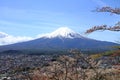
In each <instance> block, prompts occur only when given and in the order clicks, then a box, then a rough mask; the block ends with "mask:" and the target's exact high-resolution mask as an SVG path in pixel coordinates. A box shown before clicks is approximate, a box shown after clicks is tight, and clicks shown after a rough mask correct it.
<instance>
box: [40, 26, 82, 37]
mask: <svg viewBox="0 0 120 80" xmlns="http://www.w3.org/2000/svg"><path fill="white" fill-rule="evenodd" d="M41 37H45V38H55V37H59V38H81V37H82V36H81V35H80V34H78V33H76V32H74V31H73V30H71V29H69V28H68V27H61V28H58V29H57V30H55V31H53V32H52V33H49V34H45V35H42V36H41Z"/></svg>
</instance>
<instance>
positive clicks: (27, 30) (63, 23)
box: [0, 0, 120, 45]
mask: <svg viewBox="0 0 120 80" xmlns="http://www.w3.org/2000/svg"><path fill="white" fill-rule="evenodd" d="M119 4H120V0H0V34H7V35H9V38H4V39H3V37H2V38H1V36H0V44H1V45H2V44H5V43H7V42H8V43H12V42H15V41H22V40H30V39H34V38H36V37H37V35H40V34H44V33H49V32H52V31H54V30H56V29H58V28H60V27H68V28H70V29H72V30H74V31H76V32H78V33H80V34H81V35H83V36H85V37H89V38H93V39H97V40H102V41H111V42H116V41H117V40H120V36H119V35H120V32H111V31H97V32H94V33H91V34H89V35H85V34H84V32H85V31H86V30H87V29H89V28H91V27H93V26H95V25H103V24H107V25H109V26H113V25H114V24H115V23H117V22H118V21H120V15H116V14H111V13H98V12H93V10H95V9H96V8H97V7H103V6H110V7H113V8H115V7H120V5H119ZM6 40H7V41H6Z"/></svg>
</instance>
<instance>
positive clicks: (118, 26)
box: [85, 7, 120, 34]
mask: <svg viewBox="0 0 120 80" xmlns="http://www.w3.org/2000/svg"><path fill="white" fill-rule="evenodd" d="M94 11H96V12H109V13H113V14H117V15H120V8H111V7H102V8H97V9H96V10H94ZM98 30H109V31H120V21H118V22H117V23H116V24H115V25H114V26H107V25H99V26H93V27H92V28H90V29H88V30H86V32H85V34H89V33H92V32H94V31H98Z"/></svg>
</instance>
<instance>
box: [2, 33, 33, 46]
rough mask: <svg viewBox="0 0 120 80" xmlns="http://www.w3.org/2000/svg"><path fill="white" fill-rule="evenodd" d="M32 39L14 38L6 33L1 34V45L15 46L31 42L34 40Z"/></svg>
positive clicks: (24, 37)
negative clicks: (14, 44)
mask: <svg viewBox="0 0 120 80" xmlns="http://www.w3.org/2000/svg"><path fill="white" fill-rule="evenodd" d="M32 39H33V38H32V37H26V36H23V37H22V36H12V35H9V34H7V33H4V32H0V45H7V44H13V43H18V42H23V41H29V40H32Z"/></svg>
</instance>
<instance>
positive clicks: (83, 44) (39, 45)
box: [0, 27, 118, 52]
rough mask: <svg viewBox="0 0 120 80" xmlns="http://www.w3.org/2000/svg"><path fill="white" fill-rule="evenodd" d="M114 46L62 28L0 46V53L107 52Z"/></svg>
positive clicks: (114, 44)
mask: <svg viewBox="0 0 120 80" xmlns="http://www.w3.org/2000/svg"><path fill="white" fill-rule="evenodd" d="M116 45H118V44H116V43H112V42H106V41H98V40H94V39H89V38H86V37H83V36H81V35H80V34H79V33H76V32H74V31H73V30H71V29H69V28H67V27H62V28H59V29H57V30H56V31H54V32H52V33H48V34H45V35H41V36H40V38H38V39H35V40H31V41H26V42H20V43H15V44H11V45H5V46H0V52H2V51H6V50H22V51H38V52H40V51H48V52H49V51H62V50H69V49H74V48H77V49H80V50H108V49H110V48H111V46H116Z"/></svg>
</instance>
